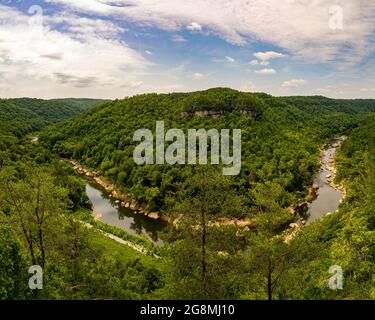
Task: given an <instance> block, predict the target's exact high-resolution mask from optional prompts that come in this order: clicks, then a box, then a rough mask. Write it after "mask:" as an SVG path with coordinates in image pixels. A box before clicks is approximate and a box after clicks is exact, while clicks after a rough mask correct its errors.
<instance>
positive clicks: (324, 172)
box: [307, 136, 346, 223]
mask: <svg viewBox="0 0 375 320" xmlns="http://www.w3.org/2000/svg"><path fill="white" fill-rule="evenodd" d="M345 139H346V137H345V136H342V137H340V138H337V139H336V140H335V141H334V142H333V143H332V144H330V145H329V146H328V147H327V148H326V149H325V150H324V151H323V154H322V156H321V158H320V165H321V167H320V170H319V172H317V174H316V176H315V178H314V184H316V185H318V186H319V190H318V193H317V197H316V199H315V200H314V201H312V202H311V203H309V204H308V219H307V223H311V222H313V221H314V220H317V219H320V218H322V217H324V216H325V215H326V214H327V213H334V212H335V211H336V210H337V209H338V207H339V205H340V202H341V200H342V199H343V197H344V192H343V191H342V190H339V188H337V187H335V186H334V185H333V184H332V183H331V181H333V179H334V177H335V169H334V160H335V155H336V151H337V149H338V148H339V147H340V145H341V143H342V142H343V141H344V140H345Z"/></svg>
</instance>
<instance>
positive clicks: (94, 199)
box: [86, 181, 165, 245]
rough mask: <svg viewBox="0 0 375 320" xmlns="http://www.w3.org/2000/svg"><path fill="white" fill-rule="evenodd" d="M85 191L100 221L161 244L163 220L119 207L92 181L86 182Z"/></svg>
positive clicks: (94, 213)
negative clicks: (160, 235) (153, 218)
mask: <svg viewBox="0 0 375 320" xmlns="http://www.w3.org/2000/svg"><path fill="white" fill-rule="evenodd" d="M86 193H87V196H88V197H89V199H90V201H91V203H92V205H93V215H94V216H95V217H97V218H98V219H99V220H100V221H101V222H104V223H106V224H109V225H111V226H115V227H118V228H121V229H123V230H125V231H126V232H127V233H129V234H131V235H135V236H139V235H144V236H145V237H146V238H148V239H150V240H151V241H152V242H154V243H155V244H157V245H161V244H162V241H161V240H160V238H159V236H158V232H159V231H161V230H163V228H164V227H165V224H164V223H163V222H161V221H157V220H152V219H150V218H147V217H145V216H144V215H143V214H136V213H134V212H133V211H132V210H130V209H128V208H123V207H121V206H120V205H119V204H116V203H115V201H113V200H112V199H110V198H109V197H108V194H107V192H106V191H105V190H104V189H103V188H101V187H100V186H99V185H97V184H96V183H94V182H92V181H87V182H86Z"/></svg>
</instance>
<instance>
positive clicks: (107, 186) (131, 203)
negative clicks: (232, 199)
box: [63, 159, 255, 228]
mask: <svg viewBox="0 0 375 320" xmlns="http://www.w3.org/2000/svg"><path fill="white" fill-rule="evenodd" d="M63 160H65V161H67V162H68V163H69V164H70V165H71V166H72V167H73V169H74V170H75V171H77V172H78V173H79V174H82V175H85V176H86V177H88V178H90V179H93V180H94V181H95V182H96V183H97V184H98V185H99V186H101V187H102V188H103V189H104V190H106V192H108V195H109V197H110V198H111V199H112V200H114V201H115V202H116V203H117V204H118V205H119V206H121V207H123V208H128V209H130V210H131V211H133V212H134V213H135V214H143V215H145V216H146V217H148V218H150V219H152V220H160V221H162V222H164V223H166V224H172V225H174V226H177V225H178V220H179V219H180V217H177V218H176V219H171V218H170V217H168V216H167V215H165V214H163V213H162V212H158V211H153V212H149V211H147V210H146V209H145V208H144V207H142V206H141V205H140V204H139V203H138V202H137V201H135V200H134V199H132V197H131V195H130V194H129V193H121V192H119V191H118V190H117V189H116V187H115V186H114V185H113V184H111V183H109V182H107V181H105V180H104V179H103V178H101V177H100V176H99V174H98V173H97V172H95V171H92V170H90V169H88V168H85V167H84V166H82V165H81V164H79V163H78V162H77V161H75V160H71V159H63ZM99 214H100V213H99ZM210 225H212V226H218V225H232V226H236V227H238V228H251V227H254V226H255V224H254V222H253V221H252V220H251V219H249V218H247V217H245V218H242V219H231V218H219V219H217V220H216V221H213V222H211V223H210Z"/></svg>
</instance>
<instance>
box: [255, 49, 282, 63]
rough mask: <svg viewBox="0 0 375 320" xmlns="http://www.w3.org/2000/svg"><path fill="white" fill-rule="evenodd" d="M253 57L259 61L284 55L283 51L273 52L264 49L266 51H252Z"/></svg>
mask: <svg viewBox="0 0 375 320" xmlns="http://www.w3.org/2000/svg"><path fill="white" fill-rule="evenodd" d="M254 57H255V58H258V59H259V60H261V61H268V60H270V59H276V58H286V55H285V54H283V53H279V52H275V51H266V52H256V53H254Z"/></svg>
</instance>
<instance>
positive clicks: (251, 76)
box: [0, 0, 375, 99]
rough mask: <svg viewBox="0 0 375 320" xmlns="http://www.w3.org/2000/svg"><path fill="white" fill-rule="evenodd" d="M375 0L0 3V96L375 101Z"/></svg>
mask: <svg viewBox="0 0 375 320" xmlns="http://www.w3.org/2000/svg"><path fill="white" fill-rule="evenodd" d="M374 29H375V1H373V0H371V1H367V0H341V1H340V0H117V1H115V0H44V1H43V0H0V97H1V98H10V97H35V98H64V97H90V98H109V99H113V98H124V97H126V96H130V95H134V94H140V93H149V92H158V93H167V92H186V91H195V90H203V89H208V88H211V87H231V88H233V89H238V90H242V91H249V92H266V93H269V94H272V95H275V96H285V95H287V96H288V95H324V96H328V97H333V98H375V32H374Z"/></svg>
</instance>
